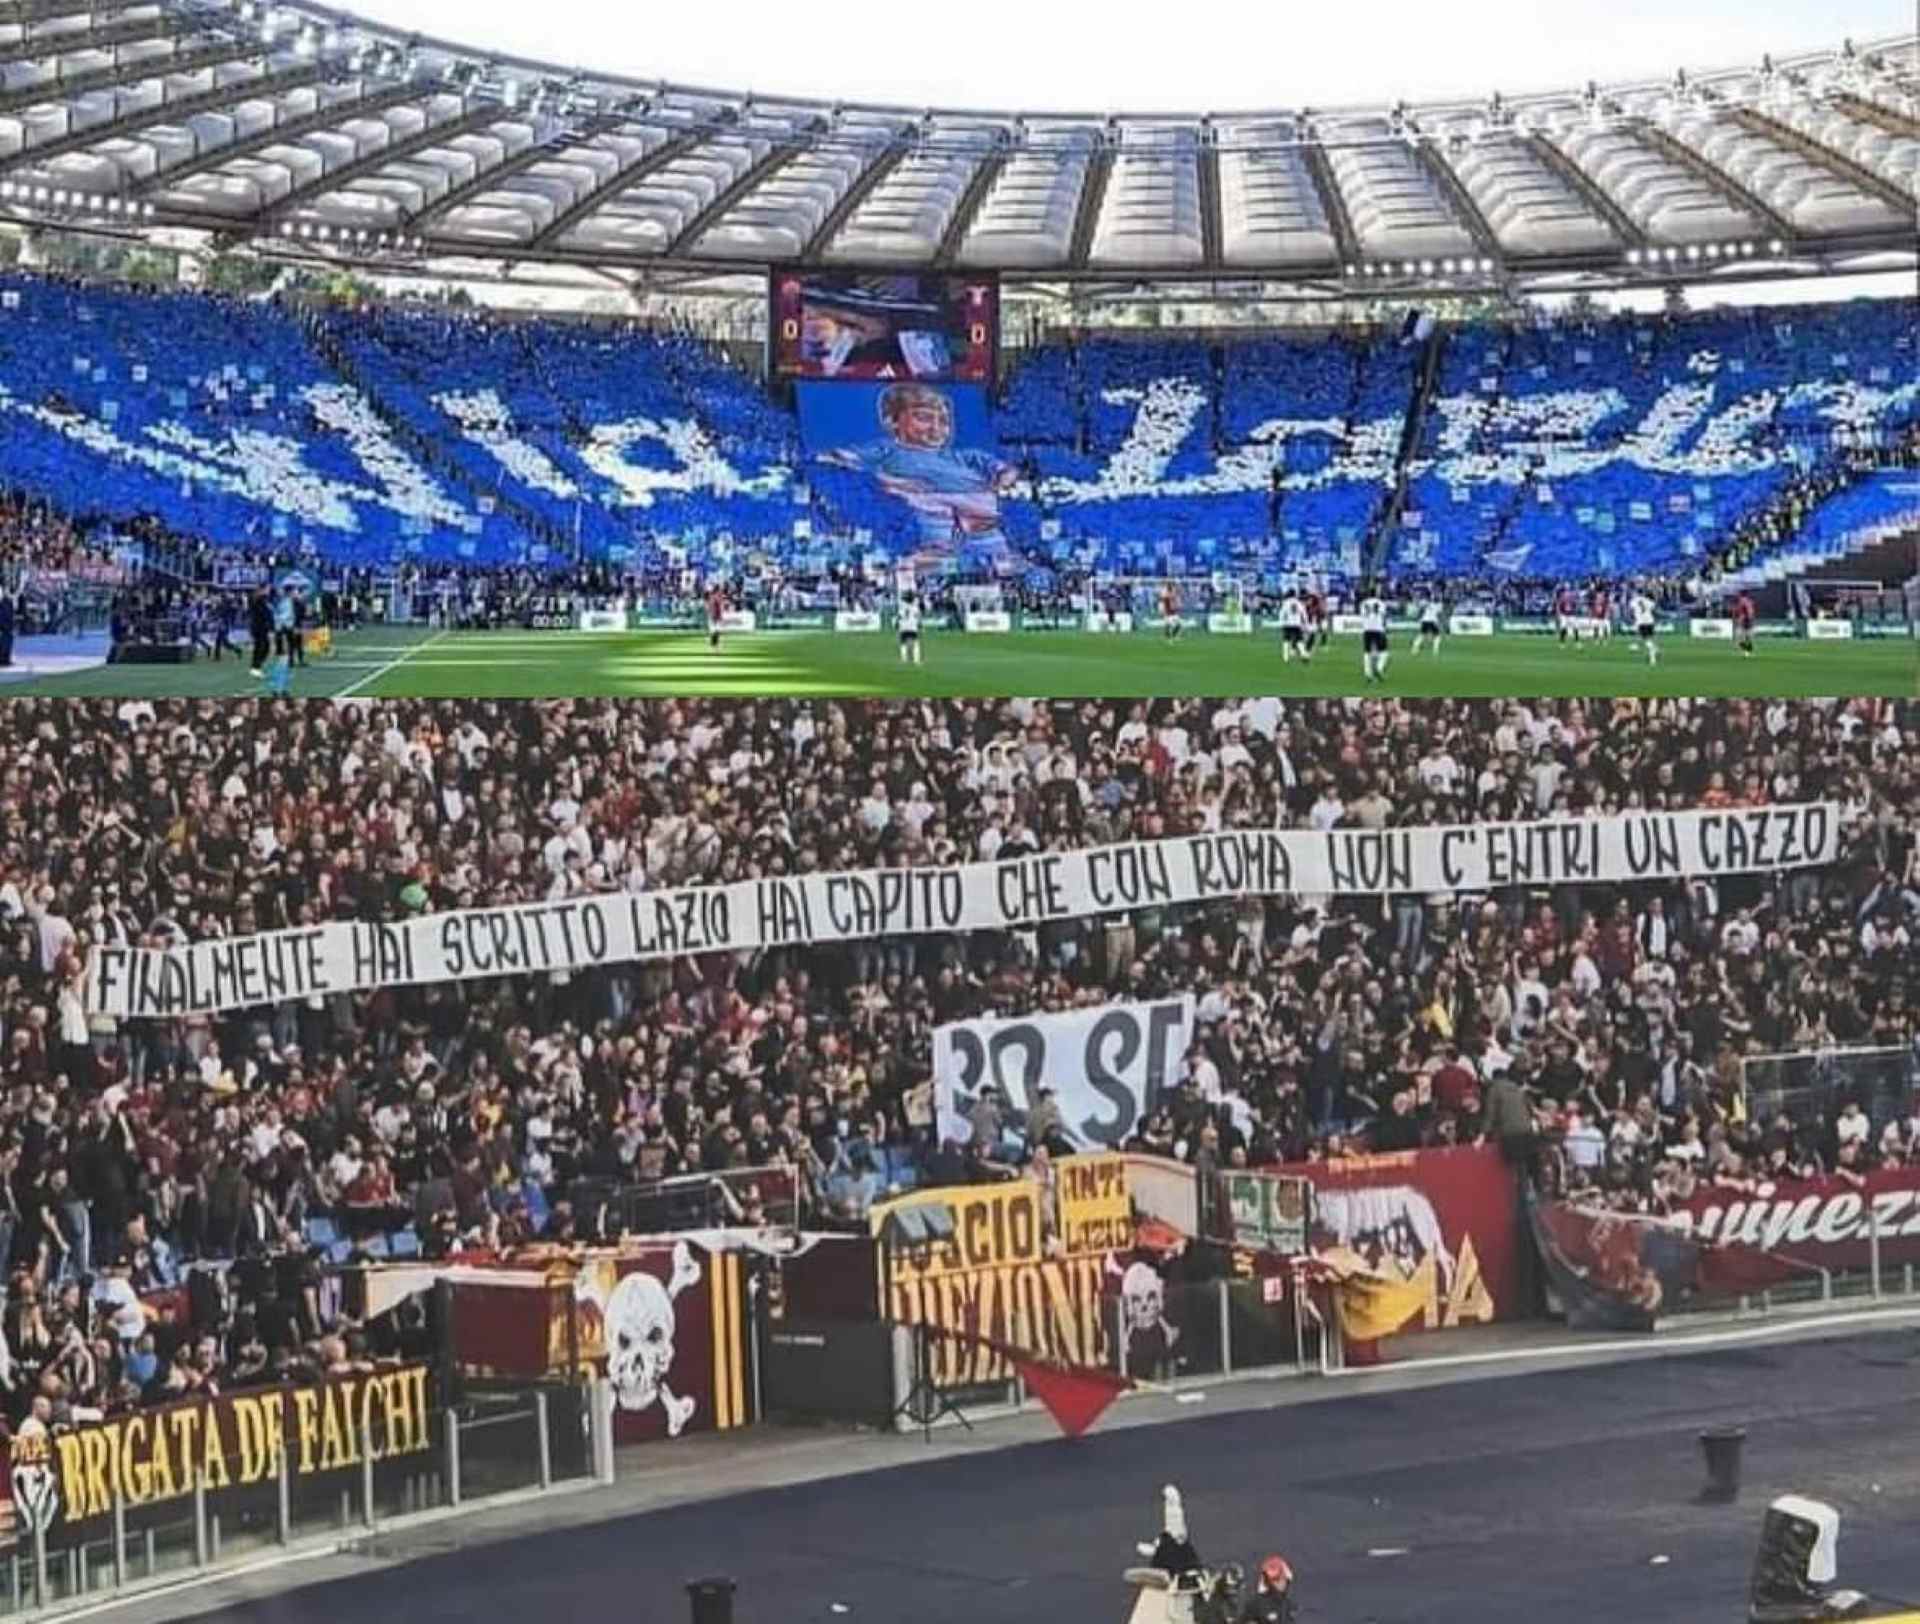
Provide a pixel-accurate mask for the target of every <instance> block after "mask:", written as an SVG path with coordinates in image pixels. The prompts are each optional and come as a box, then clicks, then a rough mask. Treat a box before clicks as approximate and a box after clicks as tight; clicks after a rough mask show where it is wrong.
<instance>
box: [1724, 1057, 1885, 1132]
mask: <svg viewBox="0 0 1920 1624" xmlns="http://www.w3.org/2000/svg"><path fill="white" fill-rule="evenodd" d="M1741 1079H1742V1083H1743V1086H1744V1087H1745V1089H1746V1095H1747V1120H1748V1121H1749V1122H1755V1123H1763V1122H1771V1121H1772V1120H1773V1119H1774V1118H1775V1117H1777V1116H1780V1115H1783V1114H1784V1115H1785V1116H1787V1117H1789V1118H1791V1119H1792V1120H1793V1121H1794V1122H1795V1123H1812V1122H1816V1121H1828V1120H1831V1119H1832V1117H1833V1115H1834V1114H1835V1113H1836V1112H1838V1111H1839V1110H1840V1109H1841V1107H1843V1106H1845V1105H1846V1104H1848V1103H1849V1102H1851V1103H1853V1104H1856V1105H1858V1106H1859V1107H1860V1109H1861V1110H1863V1111H1864V1112H1866V1114H1867V1116H1868V1118H1869V1119H1870V1120H1871V1121H1872V1123H1873V1131H1874V1134H1875V1135H1876V1136H1877V1135H1878V1134H1879V1132H1880V1130H1881V1129H1882V1128H1883V1127H1884V1126H1885V1125H1886V1124H1887V1123H1888V1122H1889V1121H1892V1120H1893V1119H1895V1118H1896V1117H1903V1116H1905V1115H1906V1114H1907V1112H1908V1110H1909V1109H1910V1108H1911V1106H1912V1104H1913V1101H1914V1097H1915V1094H1916V1091H1920V1052H1916V1051H1915V1050H1913V1049H1911V1048H1904V1049H1903V1048H1884V1049H1864V1048H1863V1049H1801V1050H1795V1051H1792V1052H1789V1053H1784V1054H1759V1055H1751V1056H1749V1057H1748V1058H1747V1059H1746V1060H1745V1061H1744V1062H1743V1063H1742V1067H1741Z"/></svg>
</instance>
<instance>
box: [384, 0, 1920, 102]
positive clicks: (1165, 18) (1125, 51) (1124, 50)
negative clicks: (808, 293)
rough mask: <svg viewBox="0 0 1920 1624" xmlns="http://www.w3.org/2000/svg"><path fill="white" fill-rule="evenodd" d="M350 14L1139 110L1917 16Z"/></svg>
mask: <svg viewBox="0 0 1920 1624" xmlns="http://www.w3.org/2000/svg"><path fill="white" fill-rule="evenodd" d="M348 9H349V10H352V11H356V12H358V13H359V14H360V15H362V16H365V17H367V18H369V19H370V20H373V21H376V22H380V23H384V24H387V25H390V26H392V27H395V28H403V29H409V30H414V31H417V32H419V33H421V34H424V35H429V36H436V37H439V38H443V39H449V40H452V41H455V42H457V43H459V44H461V45H465V46H469V47H471V48H474V49H489V48H490V49H494V50H498V51H501V52H511V53H514V54H518V55H522V56H526V57H528V58H532V59H535V60H544V61H549V62H554V63H562V64H577V65H580V66H582V67H590V68H592V70H593V71H595V72H600V73H620V74H626V75H632V76H634V77H638V78H643V79H646V78H659V79H664V80H667V81H670V82H673V83H677V84H685V85H710V86H718V87H727V88H739V87H741V86H746V87H750V88H752V89H754V90H756V91H759V92H761V93H763V94H765V95H768V96H770V97H780V96H804V97H818V98H823V99H826V100H833V99H836V98H843V97H844V98H846V99H848V100H850V101H873V102H886V103H895V104H900V105H906V106H928V107H942V108H980V109H997V110H1018V109H1033V110H1048V111H1051V110H1061V111H1065V110H1075V111H1083V112H1085V111H1099V110H1112V111H1115V112H1134V113H1141V112H1174V111H1182V112H1206V111H1221V112H1226V111H1236V110H1239V111H1251V110H1259V109H1265V108H1273V107H1298V106H1306V105H1312V106H1322V107H1325V106H1335V105H1339V104H1341V103H1345V102H1363V101H1375V102H1377V101H1378V100H1380V99H1382V98H1392V97H1398V96H1406V97H1409V98H1413V97H1435V96H1454V95H1458V96H1463V97H1477V96H1484V95H1486V94H1488V93H1489V92H1491V91H1494V90H1500V91H1502V92H1505V93H1509V94H1511V93H1515V92H1524V91H1528V90H1537V89H1541V88H1546V87H1555V86H1564V85H1567V84H1577V83H1579V82H1581V81H1583V80H1586V79H1599V80H1603V81H1604V80H1608V79H1629V80H1632V79H1642V78H1646V77H1649V76H1655V77H1657V76H1660V75H1662V74H1666V73H1671V72H1672V71H1674V70H1675V69H1678V68H1683V67H1684V68H1713V67H1720V66H1731V65H1736V64H1740V63H1744V62H1748V61H1754V62H1757V61H1759V59H1760V58H1761V56H1762V55H1764V54H1766V53H1769V52H1770V53H1773V54H1775V55H1783V54H1790V53H1792V52H1794V51H1797V50H1810V49H1819V48H1823V47H1826V46H1830V45H1831V44H1833V42H1834V41H1835V39H1836V38H1837V37H1839V36H1851V37H1854V38H1858V39H1861V40H1867V39H1873V38H1876V37H1885V36H1887V35H1891V34H1896V33H1899V32H1901V31H1903V30H1905V29H1908V28H1911V27H1912V26H1913V8H1912V6H1911V5H1910V4H1903V3H1900V0H1840V3H1839V4H1826V3H1821V0H1758V3H1743V0H1686V3H1685V4H1683V5H1680V6H1675V5H1673V4H1671V3H1669V0H1606V3H1602V0H1581V3H1579V4H1563V3H1562V4H1550V3H1546V0H1477V3H1475V4H1473V5H1471V6H1428V5H1425V4H1422V3H1421V0H1375V3H1374V4H1372V5H1370V6H1368V7H1367V8H1366V10H1365V12H1364V13H1361V14H1356V13H1353V12H1350V11H1347V10H1343V9H1342V8H1339V7H1324V8H1323V7H1305V6H1302V7H1288V8H1278V9H1276V8H1269V7H1265V6H1257V5H1254V4H1251V3H1249V0H1238V3H1236V4H1232V5H1227V6H1219V7H1213V8H1209V9H1208V11H1207V12H1206V13H1205V14H1204V20H1203V21H1202V22H1201V24H1200V25H1199V26H1188V23H1187V19H1186V16H1185V14H1182V13H1180V12H1179V11H1178V10H1177V9H1174V8H1168V7H1162V6H1156V5H1152V4H1149V3H1146V0H1135V3H1134V4H1131V5H1128V6H1124V7H1120V8H1112V9H1103V10H1101V11H1100V12H1099V13H1097V14H1096V13H1094V12H1092V11H1089V10H1087V9H1086V8H1083V7H1079V6H1067V5H1060V4H1054V5H1046V6H1033V5H1029V4H1022V3H1019V0H975V3H974V4H973V5H971V6H968V7H966V8H964V9H963V10H962V11H958V12H939V13H936V12H932V11H916V10H915V9H914V8H911V7H908V8H902V7H900V6H898V5H894V4H891V3H888V0H834V3H833V4H832V5H831V6H828V7H822V8H814V9H812V10H808V11H796V10H795V9H794V8H793V7H792V6H791V5H789V4H779V5H775V4H771V3H769V0H746V3H744V4H742V3H737V0H736V3H735V4H733V5H730V6H728V7H726V8H725V9H724V11H722V12H719V13H715V12H710V11H707V10H705V9H704V8H702V7H699V6H669V7H657V6H648V7H618V6H614V7H609V6H606V5H604V4H601V3H599V0H563V3H561V4H555V5H547V6H542V7H538V8H531V7H526V6H520V5H512V4H508V3H507V0H472V3H470V4H467V5H463V6H459V7H452V6H449V5H448V4H447V3H446V0H365V3H364V4H360V5H353V6H349V7H348Z"/></svg>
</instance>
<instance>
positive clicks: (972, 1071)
mask: <svg viewBox="0 0 1920 1624" xmlns="http://www.w3.org/2000/svg"><path fill="white" fill-rule="evenodd" d="M1193 1011H1194V1000H1193V999H1192V998H1191V997H1190V996H1189V997H1183V998H1164V999H1161V1000H1160V1001H1158V1002H1157V1003H1151V1004H1102V1005H1101V1006H1100V1007H1098V1008H1097V1009H1071V1010H1066V1011H1064V1012H1062V1013H1060V1014H1057V1015H1028V1016H1022V1017H1019V1018H1017V1019H1013V1020H994V1019H990V1018H983V1019H979V1020H971V1021H953V1022H950V1023H949V1024H948V1025H946V1026H941V1027H936V1028H935V1029H934V1034H933V1103H934V1111H935V1116H936V1120H937V1121H938V1122H939V1124H940V1131H941V1133H942V1135H943V1136H944V1137H947V1138H951V1139H958V1140H961V1141H962V1142H964V1141H965V1140H966V1138H967V1137H968V1127H967V1113H968V1112H969V1111H970V1110H971V1109H972V1108H973V1105H974V1104H975V1102H976V1101H977V1100H978V1099H979V1098H980V1092H981V1090H982V1089H983V1088H986V1087H989V1086H991V1087H994V1088H997V1089H998V1090H999V1091H1000V1094H1001V1096H1002V1097H1003V1098H1004V1099H1005V1100H1007V1102H1008V1103H1009V1104H1010V1105H1011V1106H1012V1107H1013V1108H1014V1109H1015V1110H1016V1111H1022V1112H1029V1111H1032V1110H1033V1108H1034V1107H1035V1106H1036V1105H1037V1104H1038V1103H1039V1099H1040V1090H1041V1088H1043V1087H1046V1088H1051V1089H1052V1090H1053V1092H1054V1099H1055V1101H1056V1103H1057V1104H1058V1105H1059V1107H1060V1116H1061V1131H1062V1133H1064V1134H1065V1136H1066V1137H1067V1139H1068V1140H1070V1141H1071V1142H1072V1143H1073V1144H1074V1146H1075V1147H1076V1148H1078V1149H1082V1150H1086V1149H1092V1148H1095V1147H1105V1148H1107V1149H1115V1148H1117V1147H1118V1146H1120V1145H1121V1144H1122V1143H1124V1142H1125V1141H1126V1140H1127V1138H1128V1137H1129V1136H1131V1134H1132V1133H1133V1130H1134V1126H1135V1124H1137V1123H1138V1122H1139V1121H1140V1119H1141V1118H1142V1117H1144V1116H1147V1115H1150V1114H1151V1113H1152V1111H1153V1109H1154V1107H1155V1105H1156V1104H1157V1103H1158V1102H1159V1099H1160V1095H1161V1093H1162V1092H1163V1091H1164V1090H1165V1089H1166V1088H1167V1087H1168V1086H1169V1085H1170V1083H1171V1082H1172V1081H1173V1080H1174V1079H1175V1075H1176V1073H1177V1072H1178V1070H1179V1066H1180V1061H1181V1059H1182V1058H1183V1057H1184V1056H1185V1054H1186V1052H1187V1046H1188V1044H1189V1043H1191V1042H1192V1039H1193V1025H1194V1021H1193Z"/></svg>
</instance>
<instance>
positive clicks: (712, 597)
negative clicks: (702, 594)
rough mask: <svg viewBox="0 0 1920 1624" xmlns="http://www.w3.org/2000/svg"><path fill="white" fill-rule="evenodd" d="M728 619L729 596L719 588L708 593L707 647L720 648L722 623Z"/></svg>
mask: <svg viewBox="0 0 1920 1624" xmlns="http://www.w3.org/2000/svg"><path fill="white" fill-rule="evenodd" d="M726 618H727V595H726V593H725V592H723V591H722V590H721V589H720V588H719V587H714V588H713V589H712V590H711V591H710V592H708V593H707V647H708V648H718V647H719V646H720V627H721V623H722V622H723V621H725V619H726Z"/></svg>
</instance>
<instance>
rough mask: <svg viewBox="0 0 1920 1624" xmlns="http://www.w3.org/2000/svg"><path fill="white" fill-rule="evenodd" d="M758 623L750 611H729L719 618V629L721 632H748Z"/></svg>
mask: <svg viewBox="0 0 1920 1624" xmlns="http://www.w3.org/2000/svg"><path fill="white" fill-rule="evenodd" d="M757 625H759V621H758V620H756V619H755V618H754V613H753V611H752V610H751V609H729V610H728V611H727V612H726V613H725V614H724V615H722V616H721V617H720V629H721V630H722V631H723V632H750V631H752V630H753V629H754V627H755V626H757Z"/></svg>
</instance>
